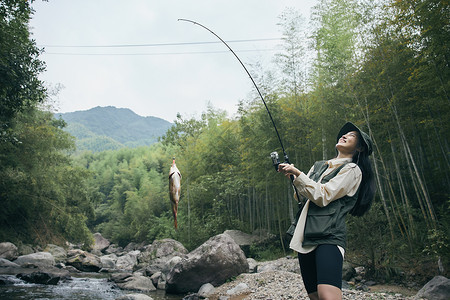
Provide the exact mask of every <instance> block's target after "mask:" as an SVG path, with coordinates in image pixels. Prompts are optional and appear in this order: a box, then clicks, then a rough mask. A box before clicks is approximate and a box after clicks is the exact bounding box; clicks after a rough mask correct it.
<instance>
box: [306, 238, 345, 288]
mask: <svg viewBox="0 0 450 300" xmlns="http://www.w3.org/2000/svg"><path fill="white" fill-rule="evenodd" d="M298 260H299V262H300V271H301V273H302V278H303V283H304V284H305V288H306V291H307V292H308V294H311V293H314V292H317V285H319V284H329V285H332V286H335V287H337V288H339V289H342V263H343V258H342V254H341V251H339V248H338V247H337V246H336V245H319V246H317V248H316V249H314V251H312V252H310V253H306V254H301V253H299V254H298Z"/></svg>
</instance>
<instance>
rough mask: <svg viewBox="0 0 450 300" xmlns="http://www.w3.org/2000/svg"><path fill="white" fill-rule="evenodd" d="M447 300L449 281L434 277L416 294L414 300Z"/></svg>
mask: <svg viewBox="0 0 450 300" xmlns="http://www.w3.org/2000/svg"><path fill="white" fill-rule="evenodd" d="M420 298H425V299H430V300H447V299H450V279H448V278H446V277H444V276H435V277H434V278H433V279H431V280H430V281H429V282H428V283H427V284H425V285H424V286H423V288H421V289H420V290H419V292H418V293H417V294H416V296H415V299H420Z"/></svg>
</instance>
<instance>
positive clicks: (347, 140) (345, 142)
mask: <svg viewBox="0 0 450 300" xmlns="http://www.w3.org/2000/svg"><path fill="white" fill-rule="evenodd" d="M357 146H358V132H357V131H350V132H347V133H346V134H344V135H343V136H341V138H340V139H339V141H338V143H337V144H336V149H337V150H338V151H339V153H340V154H349V155H352V156H353V154H354V153H355V151H356V149H357Z"/></svg>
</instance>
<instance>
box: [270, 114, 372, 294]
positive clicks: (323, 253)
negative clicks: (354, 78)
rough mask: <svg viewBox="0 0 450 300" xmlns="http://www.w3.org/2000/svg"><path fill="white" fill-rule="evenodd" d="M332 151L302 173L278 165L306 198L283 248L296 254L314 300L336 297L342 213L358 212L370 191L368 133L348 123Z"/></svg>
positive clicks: (343, 232) (368, 203)
mask: <svg viewBox="0 0 450 300" xmlns="http://www.w3.org/2000/svg"><path fill="white" fill-rule="evenodd" d="M336 152H337V156H336V157H335V158H333V159H331V160H328V161H319V162H316V163H315V164H314V166H313V167H312V168H311V170H310V171H309V172H308V174H307V175H306V174H304V173H303V172H301V171H300V170H298V169H297V168H295V167H294V165H292V164H291V165H290V164H280V166H279V171H280V172H282V173H283V174H285V175H286V176H290V175H293V176H294V178H295V180H294V185H295V187H296V188H297V190H298V192H299V194H300V195H302V196H304V197H305V198H306V199H307V201H306V203H305V205H304V206H303V209H302V211H301V214H300V217H299V220H298V222H297V226H296V228H295V232H294V235H293V237H292V240H291V243H290V245H289V246H290V248H291V249H293V250H295V251H297V252H298V257H299V262H300V270H301V274H302V277H303V282H304V284H305V288H306V290H307V292H308V296H309V298H310V299H314V300H317V299H342V291H341V288H342V263H343V260H344V248H345V246H346V229H345V217H346V215H347V213H350V214H352V215H355V216H362V215H363V214H364V213H365V212H366V211H367V210H368V209H369V208H370V206H371V204H372V199H373V197H374V194H375V182H374V178H373V173H372V167H371V164H370V160H369V155H370V154H371V153H372V141H371V139H370V137H369V136H368V135H367V134H366V133H365V132H363V131H361V130H360V129H359V128H358V127H356V126H355V125H354V124H352V123H350V122H348V123H346V124H345V125H344V126H343V127H342V128H341V130H340V131H339V134H338V136H337V143H336Z"/></svg>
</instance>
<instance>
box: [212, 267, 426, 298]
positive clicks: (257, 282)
mask: <svg viewBox="0 0 450 300" xmlns="http://www.w3.org/2000/svg"><path fill="white" fill-rule="evenodd" d="M245 287H247V288H245ZM239 290H240V291H239ZM233 292H235V293H234V294H232V293H233ZM417 292H418V290H413V289H408V288H402V287H399V286H389V285H380V286H376V285H375V286H372V287H370V288H369V291H361V290H356V289H352V288H343V299H345V300H362V299H379V300H382V299H386V300H388V299H389V300H400V299H405V300H406V299H408V300H409V299H410V300H413V299H415V298H414V296H415V295H416V294H417ZM223 296H228V297H229V299H228V300H241V299H242V300H261V299H291V300H307V299H309V298H308V296H307V293H306V290H305V288H304V286H303V282H302V279H301V275H300V274H298V273H293V272H287V271H267V272H262V273H247V274H241V275H239V276H238V277H236V279H235V280H233V281H231V282H227V283H225V284H223V285H221V286H220V287H217V288H216V289H215V291H214V293H213V294H212V295H210V296H209V297H208V299H209V300H219V299H224V298H223ZM221 297H222V298H221Z"/></svg>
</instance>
